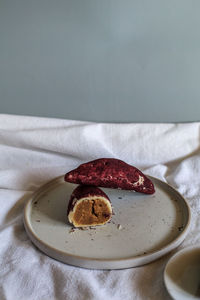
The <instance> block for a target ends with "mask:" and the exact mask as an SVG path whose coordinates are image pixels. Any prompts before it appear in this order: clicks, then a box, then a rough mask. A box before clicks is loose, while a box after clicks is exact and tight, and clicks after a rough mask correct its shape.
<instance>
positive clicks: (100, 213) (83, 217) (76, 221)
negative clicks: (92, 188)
mask: <svg viewBox="0 0 200 300" xmlns="http://www.w3.org/2000/svg"><path fill="white" fill-rule="evenodd" d="M111 216H112V207H111V204H110V202H109V201H108V200H106V199H104V198H103V197H91V198H90V199H89V198H83V199H81V200H79V201H77V202H76V204H75V206H74V208H73V210H72V211H71V212H70V213H69V216H68V218H69V222H70V223H73V225H74V226H76V227H84V226H95V225H103V224H105V223H107V222H108V221H109V220H110V219H111Z"/></svg>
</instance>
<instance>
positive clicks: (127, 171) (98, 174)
mask: <svg viewBox="0 0 200 300" xmlns="http://www.w3.org/2000/svg"><path fill="white" fill-rule="evenodd" d="M65 181H67V182H71V183H76V184H82V185H92V186H99V187H105V188H113V189H123V190H134V191H136V192H139V193H145V194H153V193H154V192H155V189H154V185H153V183H152V181H151V180H150V179H149V178H148V177H147V176H145V175H144V174H143V173H142V172H141V171H140V170H139V169H137V168H135V167H134V166H131V165H129V164H127V163H125V162H124V161H122V160H119V159H116V158H100V159H96V160H93V161H90V162H87V163H84V164H81V165H80V166H79V167H78V168H76V169H74V170H72V171H70V172H68V173H67V174H65Z"/></svg>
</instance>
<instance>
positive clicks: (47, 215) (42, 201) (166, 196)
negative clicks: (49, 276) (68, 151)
mask: <svg viewBox="0 0 200 300" xmlns="http://www.w3.org/2000/svg"><path fill="white" fill-rule="evenodd" d="M63 178H64V177H63V176H61V177H59V178H56V179H54V180H53V181H51V182H49V183H47V184H45V185H44V186H42V187H41V188H40V189H39V190H38V191H37V192H36V193H34V195H33V196H32V197H31V198H30V199H29V200H28V202H27V204H26V206H25V208H24V225H25V228H26V231H27V234H28V235H29V237H30V239H31V240H32V242H33V243H34V244H35V245H36V246H37V247H38V248H39V249H40V250H41V251H42V252H44V253H45V254H47V255H48V256H50V257H53V258H55V259H57V260H59V261H62V262H64V263H67V264H70V265H74V266H79V267H84V268H92V269H123V268H130V267H135V266H140V265H143V264H146V263H149V262H151V261H153V260H155V259H157V258H159V257H161V256H163V255H165V254H166V253H168V252H169V251H171V250H172V249H174V248H176V247H177V246H178V245H179V244H180V243H181V242H182V241H183V240H184V238H185V237H186V234H187V233H188V230H189V223H190V208H189V206H188V204H187V202H186V201H185V200H184V198H183V197H182V196H181V195H180V194H179V193H178V192H177V191H176V190H174V189H173V188H172V187H170V186H169V185H168V184H166V183H164V182H162V181H160V180H158V179H155V178H152V177H150V178H151V180H152V181H153V183H154V185H155V189H156V192H155V194H154V195H144V194H139V193H135V192H133V191H124V190H114V189H102V190H104V192H106V193H107V195H108V196H109V198H110V200H111V202H112V205H113V210H114V215H113V217H112V220H111V222H110V223H108V224H106V225H103V226H97V227H95V228H91V229H87V230H81V229H75V230H74V231H73V230H72V226H71V225H70V224H69V223H68V221H67V216H66V211H67V205H68V201H69V198H70V195H71V193H72V191H73V189H74V188H75V187H76V185H75V184H70V183H66V182H64V179H63Z"/></svg>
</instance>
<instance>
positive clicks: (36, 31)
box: [0, 0, 200, 122]
mask: <svg viewBox="0 0 200 300" xmlns="http://www.w3.org/2000/svg"><path fill="white" fill-rule="evenodd" d="M0 112H1V113H12V114H24V115H36V116H44V117H45V116H46V117H60V118H68V119H80V120H92V121H93V120H94V121H103V122H105V121H106V122H112V121H114V122H142V121H143V122H144V121H145V122H167V121H194V120H200V1H198V0H196V1H195V0H191V1H189V0H187V1H185V0H178V1H174V0H168V1H164V0H163V1H161V0H158V1H149V0H146V1H142V0H54V1H53V0H0Z"/></svg>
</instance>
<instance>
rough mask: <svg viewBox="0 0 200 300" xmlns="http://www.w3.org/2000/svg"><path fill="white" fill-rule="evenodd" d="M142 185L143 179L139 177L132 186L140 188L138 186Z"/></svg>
mask: <svg viewBox="0 0 200 300" xmlns="http://www.w3.org/2000/svg"><path fill="white" fill-rule="evenodd" d="M143 183H144V177H143V176H140V175H139V179H138V181H136V182H134V183H133V185H134V186H138V185H139V186H140V185H142V184H143Z"/></svg>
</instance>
